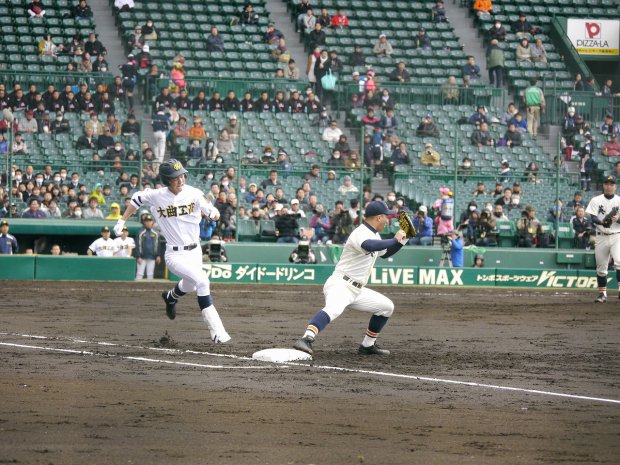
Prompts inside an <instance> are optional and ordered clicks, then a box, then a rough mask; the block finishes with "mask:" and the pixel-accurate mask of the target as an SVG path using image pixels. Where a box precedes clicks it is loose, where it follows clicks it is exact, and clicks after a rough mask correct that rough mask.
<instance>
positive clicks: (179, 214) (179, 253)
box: [131, 185, 230, 340]
mask: <svg viewBox="0 0 620 465" xmlns="http://www.w3.org/2000/svg"><path fill="white" fill-rule="evenodd" d="M131 203H132V204H133V206H134V207H136V208H137V209H139V208H140V207H142V206H143V205H149V206H150V208H151V212H152V215H153V218H155V220H156V221H157V224H158V226H159V228H160V230H161V233H162V234H163V236H164V237H165V239H166V252H165V260H166V265H167V266H168V268H169V269H170V271H172V272H173V273H174V274H175V275H177V276H179V277H180V278H181V281H179V283H178V287H179V289H180V290H181V291H182V292H183V293H188V292H193V291H196V294H197V295H198V297H199V301H200V297H209V299H210V294H211V289H210V284H209V278H208V277H207V274H206V273H205V271H204V269H203V268H202V248H201V247H200V220H201V219H202V214H203V213H204V214H205V215H206V216H207V217H208V218H211V219H214V220H217V219H218V218H219V212H218V210H217V209H216V208H215V207H214V206H213V204H212V203H211V202H209V201H208V200H207V199H206V198H205V196H204V194H203V192H202V191H201V190H200V189H196V188H195V187H192V186H188V185H184V186H183V189H182V190H181V192H179V193H178V194H176V195H175V194H173V193H172V192H171V191H170V189H168V187H162V188H160V189H146V190H143V191H138V192H135V193H134V194H133V195H132V197H131ZM202 315H203V318H204V320H205V321H206V323H207V325H208V327H209V330H210V331H211V339H212V340H217V339H218V338H220V339H226V338H227V339H230V336H228V334H227V333H226V330H225V329H224V325H223V324H222V321H221V320H220V317H219V315H218V313H217V311H216V310H215V307H214V306H213V305H212V304H210V305H208V307H205V308H202ZM223 334H225V336H226V337H225V338H223V337H222V335H223Z"/></svg>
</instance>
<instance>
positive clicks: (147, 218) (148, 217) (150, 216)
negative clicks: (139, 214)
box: [144, 215, 153, 221]
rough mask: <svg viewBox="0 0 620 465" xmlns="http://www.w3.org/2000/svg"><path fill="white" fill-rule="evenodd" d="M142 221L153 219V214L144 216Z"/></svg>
mask: <svg viewBox="0 0 620 465" xmlns="http://www.w3.org/2000/svg"><path fill="white" fill-rule="evenodd" d="M144 221H153V216H152V215H146V216H145V217H144Z"/></svg>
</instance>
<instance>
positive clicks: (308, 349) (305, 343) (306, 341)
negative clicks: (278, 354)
mask: <svg viewBox="0 0 620 465" xmlns="http://www.w3.org/2000/svg"><path fill="white" fill-rule="evenodd" d="M313 342H314V339H310V338H309V337H302V338H301V339H298V340H297V342H295V345H293V347H294V348H295V349H297V350H301V351H302V352H305V353H307V354H310V355H312V353H313V350H312V343H313Z"/></svg>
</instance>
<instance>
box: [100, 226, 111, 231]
mask: <svg viewBox="0 0 620 465" xmlns="http://www.w3.org/2000/svg"><path fill="white" fill-rule="evenodd" d="M101 232H110V228H108V227H107V226H104V227H103V228H101Z"/></svg>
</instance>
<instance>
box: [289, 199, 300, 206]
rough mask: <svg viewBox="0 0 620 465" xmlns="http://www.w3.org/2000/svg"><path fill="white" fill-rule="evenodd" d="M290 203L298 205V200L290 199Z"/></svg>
mask: <svg viewBox="0 0 620 465" xmlns="http://www.w3.org/2000/svg"><path fill="white" fill-rule="evenodd" d="M291 205H299V200H298V199H293V200H291Z"/></svg>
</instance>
